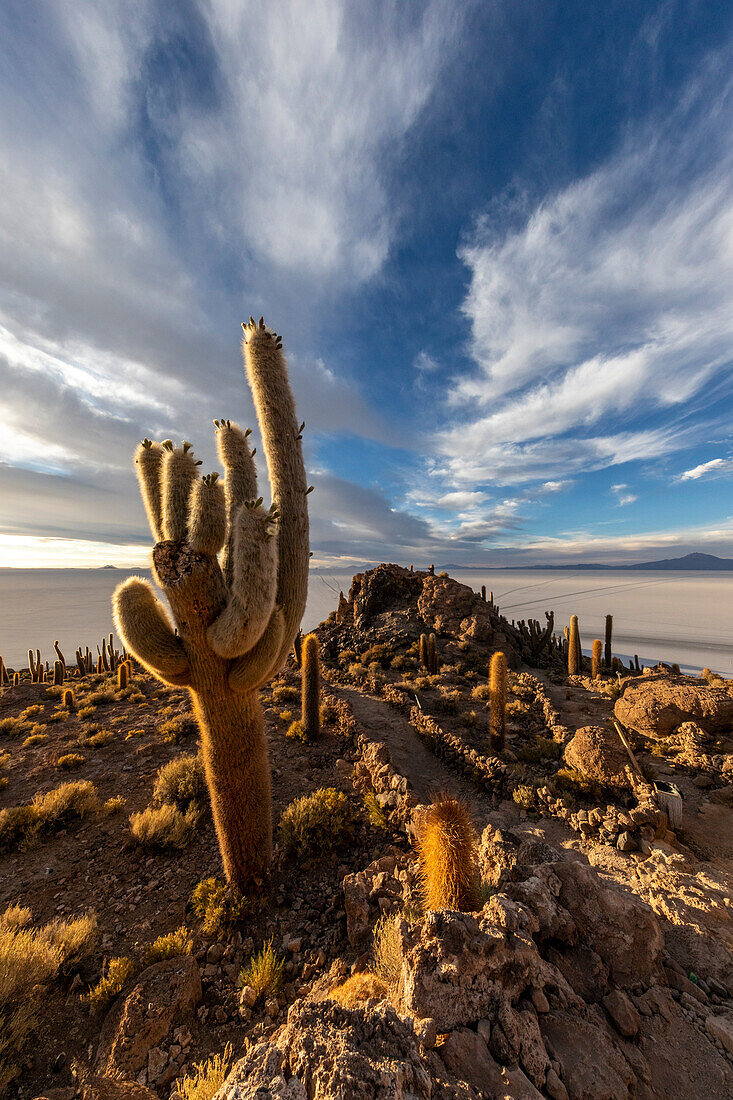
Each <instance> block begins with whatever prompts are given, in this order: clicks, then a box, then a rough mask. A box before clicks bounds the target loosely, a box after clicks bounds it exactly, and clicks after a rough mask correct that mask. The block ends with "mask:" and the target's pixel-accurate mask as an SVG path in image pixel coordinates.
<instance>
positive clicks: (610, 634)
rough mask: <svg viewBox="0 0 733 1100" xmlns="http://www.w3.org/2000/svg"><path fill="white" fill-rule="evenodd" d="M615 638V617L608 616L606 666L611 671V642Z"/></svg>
mask: <svg viewBox="0 0 733 1100" xmlns="http://www.w3.org/2000/svg"><path fill="white" fill-rule="evenodd" d="M612 638H613V615H606V653H605V665H606V668H607V669H609V670H610V668H611V658H612V656H613V653H612V648H611V642H612Z"/></svg>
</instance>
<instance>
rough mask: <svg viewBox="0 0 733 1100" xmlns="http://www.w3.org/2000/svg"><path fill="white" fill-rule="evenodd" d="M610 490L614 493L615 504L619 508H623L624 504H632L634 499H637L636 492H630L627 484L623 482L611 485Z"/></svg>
mask: <svg viewBox="0 0 733 1100" xmlns="http://www.w3.org/2000/svg"><path fill="white" fill-rule="evenodd" d="M611 492H612V493H615V494H616V504H617V505H618V506H619V508H623V506H624V505H625V504H633V503H634V501H635V500H638V499H639V498H638V496H637V495H636V493H632V492H630V491H629V487H628V485H625V484H624V483H623V482H621V483H619V484H618V485H612V486H611Z"/></svg>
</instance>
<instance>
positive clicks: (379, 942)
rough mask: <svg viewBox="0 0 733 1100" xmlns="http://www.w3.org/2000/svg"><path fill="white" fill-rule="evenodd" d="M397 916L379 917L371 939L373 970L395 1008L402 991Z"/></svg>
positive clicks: (400, 940)
mask: <svg viewBox="0 0 733 1100" xmlns="http://www.w3.org/2000/svg"><path fill="white" fill-rule="evenodd" d="M399 921H400V918H399V915H397V914H393V915H392V916H384V917H380V918H379V920H378V921H377V923H376V924H375V925H374V933H373V939H372V957H373V959H374V964H373V970H374V973H375V975H376V977H377V978H378V980H379V981H380V982H381V983H382V984H383V985H384V987H385V989H386V990H387V993H388V994H389V998H390V1000H391V1001H392V1003H393V1004H394V1005H395V1007H398V1006H399V1002H400V1000H401V991H402V937H401V936H400V930H399Z"/></svg>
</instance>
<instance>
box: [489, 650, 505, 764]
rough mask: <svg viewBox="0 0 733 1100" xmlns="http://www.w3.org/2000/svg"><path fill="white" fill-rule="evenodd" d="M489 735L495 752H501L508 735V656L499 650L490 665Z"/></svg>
mask: <svg viewBox="0 0 733 1100" xmlns="http://www.w3.org/2000/svg"><path fill="white" fill-rule="evenodd" d="M489 706H490V714H489V735H490V739H491V749H492V751H493V752H501V751H502V750H503V748H504V739H505V736H506V657H505V656H504V654H503V653H502V652H501V651H499V652H497V653H495V654H494V655H493V657H492V658H491V665H490V667H489Z"/></svg>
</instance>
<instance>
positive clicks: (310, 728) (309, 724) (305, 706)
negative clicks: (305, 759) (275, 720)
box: [300, 634, 321, 741]
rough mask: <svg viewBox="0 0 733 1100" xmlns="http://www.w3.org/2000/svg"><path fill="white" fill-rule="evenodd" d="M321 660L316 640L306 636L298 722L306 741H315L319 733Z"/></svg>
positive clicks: (312, 636)
mask: <svg viewBox="0 0 733 1100" xmlns="http://www.w3.org/2000/svg"><path fill="white" fill-rule="evenodd" d="M320 705H321V658H320V651H319V647H318V638H317V637H316V636H315V634H308V635H307V636H306V638H305V640H304V641H303V666H302V674H301V715H300V721H301V725H302V726H303V733H304V734H305V739H306V741H315V740H316V738H317V737H319V736H320V733H321V714H320Z"/></svg>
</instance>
